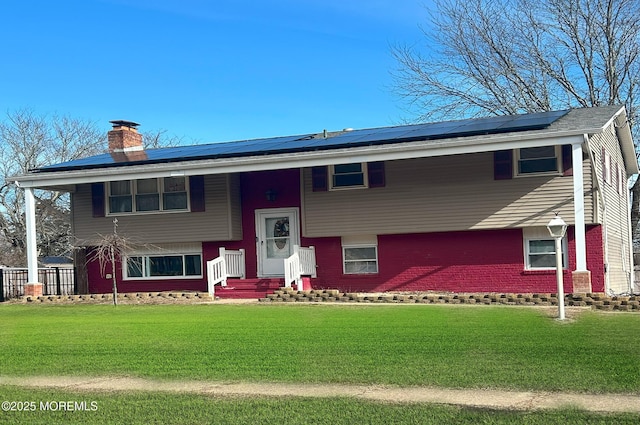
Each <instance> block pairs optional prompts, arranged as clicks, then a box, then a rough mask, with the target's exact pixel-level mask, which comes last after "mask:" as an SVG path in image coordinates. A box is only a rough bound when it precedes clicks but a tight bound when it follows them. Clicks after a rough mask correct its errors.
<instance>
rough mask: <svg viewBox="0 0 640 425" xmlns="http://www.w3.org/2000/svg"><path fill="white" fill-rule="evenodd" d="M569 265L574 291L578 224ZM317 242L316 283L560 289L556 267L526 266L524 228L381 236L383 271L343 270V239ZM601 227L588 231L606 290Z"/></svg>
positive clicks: (595, 271)
mask: <svg viewBox="0 0 640 425" xmlns="http://www.w3.org/2000/svg"><path fill="white" fill-rule="evenodd" d="M568 238H569V244H568V245H569V266H570V267H569V269H568V270H565V272H564V282H565V291H566V292H573V284H572V273H571V271H572V270H573V269H574V268H575V262H576V261H575V242H574V239H573V229H570V230H569V232H568ZM306 242H307V243H308V244H311V245H315V246H316V255H317V257H318V259H317V261H318V279H314V280H313V282H312V284H313V287H314V288H320V289H321V288H335V289H339V290H342V291H345V292H354V291H362V292H377V291H429V290H433V291H451V292H513V293H547V292H555V291H556V275H555V271H554V270H549V271H547V270H544V271H537V270H536V271H533V270H532V271H527V270H524V248H523V238H522V230H520V229H505V230H486V231H485V230H483V231H466V232H447V233H425V234H410V235H380V236H378V261H379V271H380V272H379V273H378V274H375V275H344V274H343V273H342V246H341V240H340V238H319V239H309V240H307V241H306ZM602 252H603V249H602V232H601V227H600V226H590V227H589V228H588V230H587V253H588V254H587V267H588V268H589V269H590V271H591V279H592V290H593V291H594V292H602V291H603V290H604V268H603V261H602V258H603V256H602Z"/></svg>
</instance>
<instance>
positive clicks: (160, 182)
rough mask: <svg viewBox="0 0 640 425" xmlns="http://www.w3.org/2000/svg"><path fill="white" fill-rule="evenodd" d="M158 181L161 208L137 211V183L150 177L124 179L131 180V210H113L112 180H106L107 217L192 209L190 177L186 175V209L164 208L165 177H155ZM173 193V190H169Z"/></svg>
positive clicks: (183, 211) (177, 211)
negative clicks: (111, 200) (111, 199)
mask: <svg viewBox="0 0 640 425" xmlns="http://www.w3.org/2000/svg"><path fill="white" fill-rule="evenodd" d="M154 178H155V179H156V181H157V182H158V196H159V197H160V198H159V205H158V206H159V208H160V209H158V210H153V211H136V194H137V187H138V185H137V184H135V183H136V182H137V181H138V180H148V179H135V180H124V181H128V182H129V190H130V192H131V193H130V195H129V196H131V211H129V212H111V202H110V198H111V182H106V183H105V185H106V186H107V188H106V189H107V190H105V210H106V216H107V217H113V216H122V215H149V214H175V213H185V212H190V211H191V196H190V192H189V189H190V188H189V178H188V177H184V179H185V180H184V184H185V192H186V193H187V208H186V209H173V210H164V209H162V207H163V199H162V195H164V193H165V191H164V177H154ZM168 193H172V192H168Z"/></svg>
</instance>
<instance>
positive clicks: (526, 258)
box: [524, 234, 569, 271]
mask: <svg viewBox="0 0 640 425" xmlns="http://www.w3.org/2000/svg"><path fill="white" fill-rule="evenodd" d="M547 240H549V241H553V244H554V246H555V240H554V239H553V238H552V237H551V236H550V235H548V234H547V235H546V236H544V237H542V236H529V237H525V238H524V269H525V270H532V271H535V270H555V269H556V267H555V266H553V267H532V266H531V263H530V262H529V242H530V241H547ZM568 251H569V250H568V244H567V238H566V237H564V238H562V261H563V267H562V269H563V270H568V269H569V255H568ZM554 258H555V257H554Z"/></svg>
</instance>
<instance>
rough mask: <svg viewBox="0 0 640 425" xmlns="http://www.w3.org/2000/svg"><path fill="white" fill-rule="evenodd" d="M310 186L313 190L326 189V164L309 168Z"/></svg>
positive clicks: (324, 190)
mask: <svg viewBox="0 0 640 425" xmlns="http://www.w3.org/2000/svg"><path fill="white" fill-rule="evenodd" d="M311 187H312V188H313V191H314V192H326V191H327V190H328V188H329V186H328V168H327V167H326V166H322V167H312V168H311Z"/></svg>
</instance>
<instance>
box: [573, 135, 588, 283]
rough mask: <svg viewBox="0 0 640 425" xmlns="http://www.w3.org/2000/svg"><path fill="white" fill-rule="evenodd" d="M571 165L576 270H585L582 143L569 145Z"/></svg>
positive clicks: (585, 244)
mask: <svg viewBox="0 0 640 425" xmlns="http://www.w3.org/2000/svg"><path fill="white" fill-rule="evenodd" d="M571 153H572V155H571V159H572V164H571V165H572V167H573V212H574V215H575V224H576V226H575V241H576V270H577V271H586V270H587V243H586V237H585V223H584V177H583V173H582V143H574V144H572V145H571Z"/></svg>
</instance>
